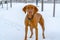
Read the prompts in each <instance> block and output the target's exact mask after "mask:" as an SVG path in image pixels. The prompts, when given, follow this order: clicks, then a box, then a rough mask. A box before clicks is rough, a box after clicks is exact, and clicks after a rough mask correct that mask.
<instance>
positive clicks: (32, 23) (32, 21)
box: [29, 20, 37, 27]
mask: <svg viewBox="0 0 60 40" xmlns="http://www.w3.org/2000/svg"><path fill="white" fill-rule="evenodd" d="M36 25H37V23H36V22H35V20H31V21H30V20H29V26H32V27H35V26H36Z"/></svg>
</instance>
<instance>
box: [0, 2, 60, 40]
mask: <svg viewBox="0 0 60 40" xmlns="http://www.w3.org/2000/svg"><path fill="white" fill-rule="evenodd" d="M27 4H29V3H27ZM31 4H34V5H35V3H31ZM25 5H26V4H25V3H13V7H12V8H10V4H9V5H8V10H7V9H6V8H7V7H6V4H4V8H1V5H0V40H24V35H25V26H24V19H25V16H26V14H25V13H24V12H23V11H22V8H23V7H24V6H25ZM38 6H39V7H38V9H39V11H38V12H39V13H41V14H42V16H43V18H44V20H45V36H46V39H44V40H60V10H59V8H60V4H56V15H55V17H53V4H50V3H49V4H47V3H45V4H44V11H43V12H42V11H41V4H40V3H39V5H38ZM38 29H39V30H38V32H39V33H38V35H39V40H42V29H41V27H40V25H39V24H38ZM34 32H35V30H34ZM29 36H30V30H29V31H28V40H35V33H34V35H33V37H32V38H31V39H30V38H29Z"/></svg>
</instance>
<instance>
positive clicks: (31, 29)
mask: <svg viewBox="0 0 60 40" xmlns="http://www.w3.org/2000/svg"><path fill="white" fill-rule="evenodd" d="M30 31H31V35H30V38H32V36H33V28H32V27H30Z"/></svg>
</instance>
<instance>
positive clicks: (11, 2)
mask: <svg viewBox="0 0 60 40" xmlns="http://www.w3.org/2000/svg"><path fill="white" fill-rule="evenodd" d="M10 7H11V8H12V0H10Z"/></svg>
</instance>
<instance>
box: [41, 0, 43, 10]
mask: <svg viewBox="0 0 60 40" xmlns="http://www.w3.org/2000/svg"><path fill="white" fill-rule="evenodd" d="M41 11H43V0H42V3H41Z"/></svg>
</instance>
